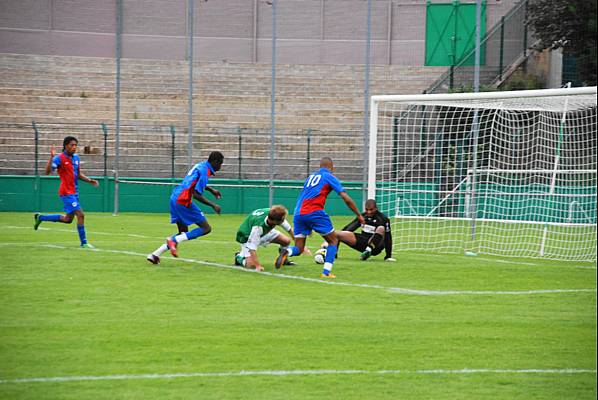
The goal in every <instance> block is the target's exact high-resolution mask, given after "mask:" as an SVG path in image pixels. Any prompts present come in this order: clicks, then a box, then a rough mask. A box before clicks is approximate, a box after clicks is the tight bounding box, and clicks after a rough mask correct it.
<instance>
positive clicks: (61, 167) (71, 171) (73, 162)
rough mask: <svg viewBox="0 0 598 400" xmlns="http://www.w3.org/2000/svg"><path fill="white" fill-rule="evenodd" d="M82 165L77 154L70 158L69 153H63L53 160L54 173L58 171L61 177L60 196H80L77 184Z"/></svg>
mask: <svg viewBox="0 0 598 400" xmlns="http://www.w3.org/2000/svg"><path fill="white" fill-rule="evenodd" d="M80 164H81V163H80V160H79V156H78V155H77V154H73V155H72V156H69V155H68V153H67V152H62V153H60V154H58V155H57V156H54V158H53V159H52V171H55V170H57V172H58V176H59V177H60V188H58V194H59V195H60V196H67V195H73V194H79V187H78V184H77V182H78V180H79V169H80Z"/></svg>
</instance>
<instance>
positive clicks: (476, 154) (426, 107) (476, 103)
mask: <svg viewBox="0 0 598 400" xmlns="http://www.w3.org/2000/svg"><path fill="white" fill-rule="evenodd" d="M596 129H597V122H596V87H591V88H573V89H547V90H529V91H513V92H484V93H459V94H430V95H396V96H394V95H393V96H372V98H371V117H370V137H369V165H368V198H375V199H376V201H377V202H378V208H379V209H380V210H381V211H382V212H384V213H385V214H386V215H388V217H389V218H390V219H391V222H392V224H393V231H392V233H393V241H394V246H395V250H398V251H404V250H413V251H426V252H428V251H434V252H445V253H463V252H465V253H467V254H478V253H479V254H491V255H499V256H505V257H542V258H546V259H554V260H572V261H573V260H576V261H594V262H595V261H596V183H597V181H596V148H597V143H596V140H597V135H596Z"/></svg>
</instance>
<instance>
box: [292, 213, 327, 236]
mask: <svg viewBox="0 0 598 400" xmlns="http://www.w3.org/2000/svg"><path fill="white" fill-rule="evenodd" d="M293 229H294V230H295V236H298V237H306V236H308V235H310V234H311V231H312V230H314V231H316V232H318V233H319V234H320V235H322V236H325V235H328V234H329V233H331V232H332V231H334V226H332V221H330V217H329V216H328V214H326V212H325V211H323V210H318V211H314V212H312V213H309V214H305V215H301V214H295V217H294V218H293Z"/></svg>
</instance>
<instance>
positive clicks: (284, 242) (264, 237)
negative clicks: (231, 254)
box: [235, 205, 295, 271]
mask: <svg viewBox="0 0 598 400" xmlns="http://www.w3.org/2000/svg"><path fill="white" fill-rule="evenodd" d="M286 216H287V209H286V208H284V207H283V206H279V205H275V206H272V207H270V208H258V209H257V210H255V211H253V212H252V213H251V214H249V215H248V216H247V218H245V220H244V221H243V223H242V224H241V226H240V227H239V230H238V231H237V238H236V239H237V242H239V243H240V244H241V251H240V252H238V253H237V254H235V265H241V266H243V267H245V268H252V269H255V270H256V271H263V270H264V267H263V266H262V264H261V263H260V261H259V259H258V257H257V248H258V247H259V246H264V247H265V246H267V245H268V244H270V243H276V244H279V245H280V246H281V247H283V248H284V247H287V246H288V245H289V244H291V239H289V237H288V236H286V235H283V234H282V233H280V232H278V231H277V230H276V229H274V228H275V227H276V226H278V225H280V226H282V228H283V229H284V230H285V231H287V232H288V233H289V234H290V235H291V238H294V237H295V236H294V234H293V228H292V227H291V224H289V223H288V222H287V221H286V219H285V218H286Z"/></svg>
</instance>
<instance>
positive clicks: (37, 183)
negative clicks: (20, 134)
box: [31, 121, 41, 211]
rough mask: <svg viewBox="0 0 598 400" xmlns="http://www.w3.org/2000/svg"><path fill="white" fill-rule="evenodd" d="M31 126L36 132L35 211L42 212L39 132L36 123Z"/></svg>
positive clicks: (32, 122) (33, 122)
mask: <svg viewBox="0 0 598 400" xmlns="http://www.w3.org/2000/svg"><path fill="white" fill-rule="evenodd" d="M31 126H32V127H33V132H34V135H35V136H34V141H35V146H34V149H35V150H34V152H35V154H34V160H35V161H34V162H35V166H34V171H35V178H34V181H33V193H35V209H36V210H38V211H41V210H40V207H41V188H40V186H41V182H40V177H39V168H38V161H39V131H38V130H37V125H36V124H35V121H31Z"/></svg>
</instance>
